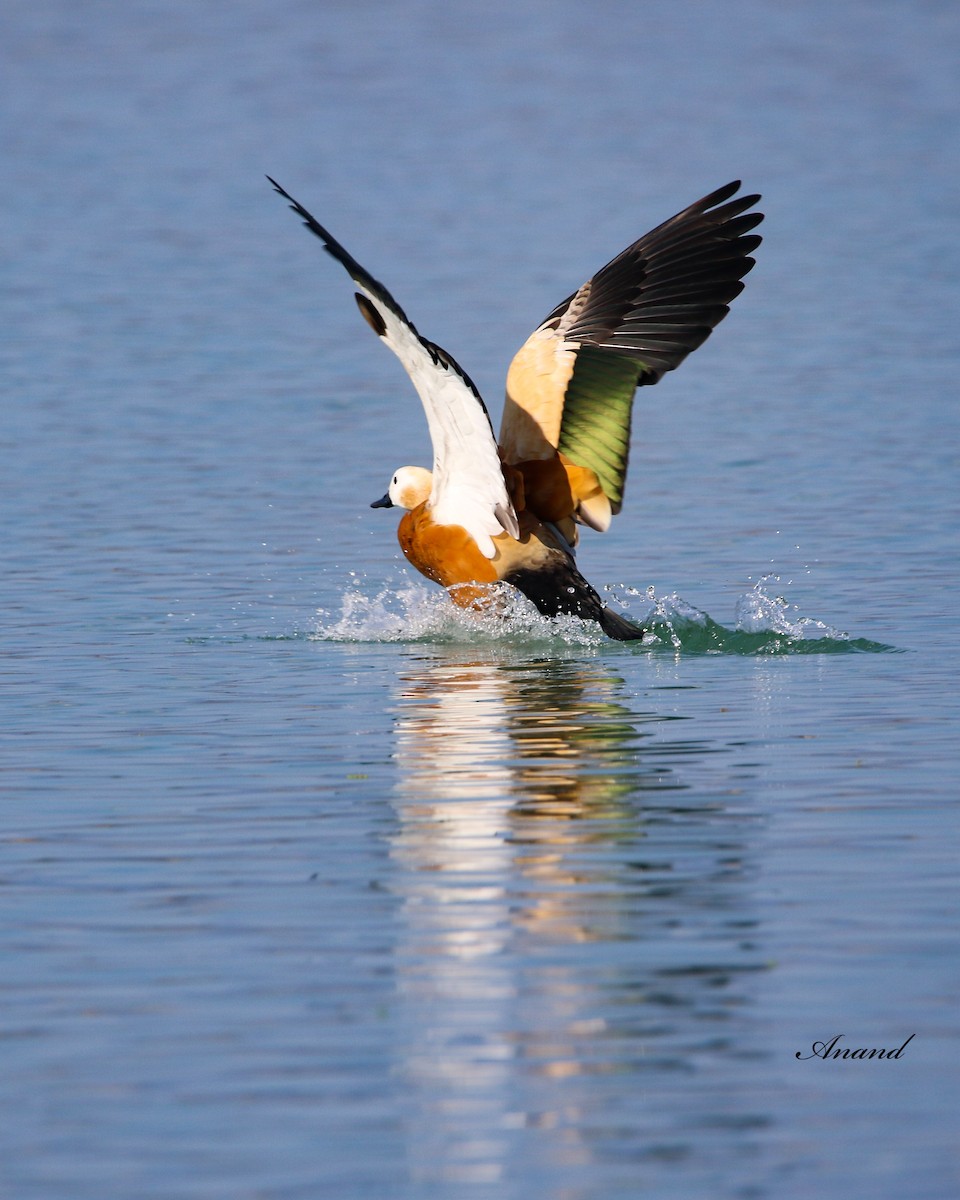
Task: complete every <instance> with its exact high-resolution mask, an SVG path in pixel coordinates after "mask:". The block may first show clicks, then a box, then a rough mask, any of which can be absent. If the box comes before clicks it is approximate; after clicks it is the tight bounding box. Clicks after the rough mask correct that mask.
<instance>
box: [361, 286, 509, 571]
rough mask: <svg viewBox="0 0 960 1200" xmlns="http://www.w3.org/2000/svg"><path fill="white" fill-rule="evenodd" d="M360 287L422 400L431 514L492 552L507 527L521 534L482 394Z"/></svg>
mask: <svg viewBox="0 0 960 1200" xmlns="http://www.w3.org/2000/svg"><path fill="white" fill-rule="evenodd" d="M360 287H361V291H362V294H363V296H364V297H365V298H366V299H367V301H368V302H369V303H370V304H371V305H372V306H373V308H374V309H375V310H376V313H377V314H378V316H379V317H380V320H381V321H382V323H383V332H382V333H380V337H381V339H382V340H383V341H384V342H385V343H386V344H387V345H388V346H389V347H390V349H391V350H392V351H393V352H394V354H396V356H397V358H399V359H400V362H401V363H402V364H403V366H404V368H405V369H406V372H407V374H408V375H409V376H410V378H411V380H412V381H413V386H414V387H415V388H416V390H417V393H418V394H419V396H420V399H421V400H422V401H423V408H424V412H425V413H426V415H427V425H428V427H429V429H430V440H431V442H432V443H433V491H432V492H431V494H430V499H429V500H428V501H427V504H428V506H429V508H430V509H431V513H432V516H433V519H434V521H436V522H437V523H438V524H440V525H460V526H462V527H463V528H464V529H466V531H467V532H468V533H469V534H470V536H471V537H472V538H473V539H474V541H475V542H476V543H477V546H478V548H479V549H480V552H481V554H483V555H484V557H485V558H493V557H494V555H495V554H496V547H495V546H494V544H493V540H492V539H493V538H494V537H496V536H497V534H500V533H503V532H504V531H506V532H507V533H509V534H510V535H511V536H512V537H519V536H520V526H519V524H518V523H517V517H516V513H515V512H514V510H513V504H512V503H511V501H510V496H509V495H508V493H507V486H506V483H505V482H504V478H503V471H502V469H501V466H500V455H499V453H498V452H497V444H496V441H495V440H494V436H493V429H492V427H491V425H490V418H489V416H488V415H487V410H486V409H485V408H484V406H483V401H482V400H481V399H480V396H479V394H478V393H477V391H476V389H475V388H474V386H473V384H472V383H471V382H470V380H469V379H468V378H467V377H466V376H465V375H464V374H463V372H462V371H461V370H460V368H459V367H458V366H457V364H456V363H455V362H454V361H453V359H451V358H450V357H449V355H447V354H446V353H445V352H444V351H443V350H441V349H440V348H439V347H438V346H434V345H433V344H432V343H430V342H425V341H424V340H423V339H422V338H421V337H420V336H419V334H418V333H417V332H416V330H415V329H414V328H413V327H412V326H411V325H410V323H409V322H408V321H406V320H405V319H403V318H402V317H400V316H399V315H398V314H397V313H396V312H394V311H393V310H392V309H391V308H390V307H389V306H388V305H386V304H385V303H384V302H383V300H381V298H380V297H379V296H377V295H376V294H375V293H373V292H371V291H370V290H369V289H368V288H366V287H364V286H363V284H362V283H361V284H360ZM365 315H366V314H365Z"/></svg>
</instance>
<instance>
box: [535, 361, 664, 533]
mask: <svg viewBox="0 0 960 1200" xmlns="http://www.w3.org/2000/svg"><path fill="white" fill-rule="evenodd" d="M645 370H646V367H645V365H644V364H643V363H642V362H640V360H639V359H636V358H626V357H625V356H623V355H620V354H611V353H610V351H609V350H608V349H601V348H599V347H593V346H581V347H580V352H579V353H578V354H577V363H576V366H575V368H574V371H573V376H572V377H571V379H570V382H569V384H568V385H567V391H566V395H565V396H564V399H563V420H562V423H561V426H560V439H559V444H558V446H557V449H558V450H559V451H560V452H561V453H562V454H565V455H566V457H567V458H568V459H569V460H570V461H571V462H572V463H575V464H576V465H577V466H578V467H589V468H590V470H591V471H593V472H594V473H595V474H596V476H597V478H598V479H599V481H600V486H601V487H602V488H603V491H604V495H605V496H606V497H607V499H608V500H609V501H610V507H611V508H612V510H613V511H614V512H615V513H618V512H619V511H620V507H621V505H622V504H623V482H624V479H625V477H626V474H627V460H628V459H629V457H630V415H631V412H632V410H633V394H634V392H635V391H636V389H637V381H638V379H639V377H640V375H641V374H642V373H643V372H644V371H645Z"/></svg>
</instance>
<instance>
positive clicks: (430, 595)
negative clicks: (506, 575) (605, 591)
mask: <svg viewBox="0 0 960 1200" xmlns="http://www.w3.org/2000/svg"><path fill="white" fill-rule="evenodd" d="M486 590H487V591H488V592H489V597H490V606H489V611H488V612H486V613H483V614H481V613H477V612H474V611H471V610H468V609H463V608H458V607H457V606H456V605H455V604H451V602H450V597H449V596H448V595H447V594H446V593H445V592H441V591H437V590H435V589H428V588H426V587H423V586H421V585H420V584H418V583H408V584H404V585H402V586H400V587H398V588H384V589H383V590H382V591H380V592H378V593H377V594H376V595H375V596H367V595H365V594H364V593H363V592H360V591H349V592H346V593H345V594H344V596H343V597H342V600H341V606H340V613H339V615H334V614H331V613H327V612H323V611H321V612H319V613H318V614H317V627H316V629H315V631H314V633H313V635H312V636H313V637H314V638H316V639H317V640H320V641H331V642H439V643H457V644H468V645H474V644H483V643H488V644H490V643H495V644H497V645H504V644H508V645H509V644H523V645H530V644H531V643H536V642H546V643H551V644H554V645H555V644H556V643H557V641H558V640H559V641H561V642H563V643H565V644H566V645H570V646H581V647H584V648H586V647H597V646H602V645H603V644H604V643H605V642H606V641H607V638H606V636H605V635H604V633H603V632H602V630H601V629H600V627H599V626H598V625H595V624H594V623H593V622H592V621H581V620H580V619H579V618H578V617H571V616H560V617H554V618H550V617H544V616H542V615H541V614H540V613H539V612H538V611H537V610H536V608H534V606H533V605H532V604H531V603H530V601H529V600H527V598H526V597H525V596H523V595H521V594H520V593H519V592H518V591H516V590H515V589H514V588H508V587H505V586H503V585H498V584H493V585H490V586H489V588H487V589H486Z"/></svg>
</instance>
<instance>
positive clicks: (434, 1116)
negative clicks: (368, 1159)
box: [392, 657, 636, 1184]
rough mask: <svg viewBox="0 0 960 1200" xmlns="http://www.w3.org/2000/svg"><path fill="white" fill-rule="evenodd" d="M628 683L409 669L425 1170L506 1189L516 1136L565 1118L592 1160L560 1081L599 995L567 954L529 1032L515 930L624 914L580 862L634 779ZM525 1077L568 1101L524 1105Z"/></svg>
mask: <svg viewBox="0 0 960 1200" xmlns="http://www.w3.org/2000/svg"><path fill="white" fill-rule="evenodd" d="M619 686H620V681H619V680H618V679H617V678H616V677H610V676H609V675H608V674H607V673H605V672H604V670H603V669H602V668H598V667H597V666H596V665H589V666H584V665H583V664H579V663H564V662H560V663H557V662H552V663H519V664H517V663H514V664H508V665H504V664H497V663H490V662H475V661H474V662H472V661H469V660H468V659H466V658H465V657H462V658H460V659H452V660H451V659H450V658H448V657H447V658H443V659H439V660H433V661H431V660H429V659H428V660H426V661H421V662H419V663H416V664H415V665H414V666H413V668H412V669H411V670H409V671H408V672H407V674H406V675H405V677H404V678H402V679H401V680H400V681H399V684H398V694H397V725H396V758H397V761H398V765H399V768H400V771H399V782H398V784H397V791H396V796H395V804H396V808H397V812H398V814H399V817H400V831H399V833H398V834H397V836H396V837H395V839H394V843H393V847H392V853H393V855H394V857H395V858H396V859H397V860H399V861H400V862H401V863H402V864H403V867H404V873H403V880H404V900H403V920H404V928H403V932H402V934H401V935H400V938H399V942H398V947H397V979H398V991H399V995H400V997H401V1001H402V1003H403V1004H404V1006H405V1008H406V1009H407V1011H408V1013H409V1020H407V1021H406V1022H404V1025H405V1028H406V1029H407V1030H408V1031H409V1035H408V1041H407V1044H406V1046H405V1049H404V1054H403V1056H402V1061H401V1062H400V1063H399V1064H398V1069H399V1070H400V1071H401V1072H402V1074H403V1075H404V1076H405V1077H406V1078H407V1079H408V1081H409V1082H410V1084H411V1085H412V1086H411V1096H412V1097H413V1098H414V1104H413V1108H412V1111H411V1113H410V1114H409V1131H410V1142H409V1162H410V1175H411V1177H412V1178H413V1179H414V1180H417V1181H420V1182H425V1181H444V1182H448V1183H459V1184H470V1183H474V1184H476V1183H488V1184H496V1183H497V1182H498V1181H499V1180H501V1179H502V1178H504V1176H505V1174H506V1172H507V1164H508V1160H509V1156H510V1153H511V1147H512V1146H513V1145H514V1144H515V1137H516V1133H515V1131H516V1130H517V1129H522V1128H526V1127H527V1126H531V1125H535V1126H536V1127H537V1128H539V1129H542V1130H545V1131H548V1132H549V1131H551V1130H555V1131H556V1133H555V1135H551V1138H550V1143H551V1144H550V1155H551V1159H552V1161H553V1162H554V1163H557V1164H559V1163H565V1164H567V1165H571V1166H572V1165H575V1164H583V1163H585V1162H587V1161H589V1159H590V1152H589V1149H588V1147H587V1146H586V1145H585V1144H584V1143H583V1141H582V1139H581V1135H580V1132H579V1129H578V1126H579V1123H580V1116H581V1115H582V1114H580V1113H579V1111H577V1110H575V1108H574V1107H571V1105H570V1103H569V1100H568V1101H567V1102H566V1104H565V1105H564V1106H559V1105H558V1099H557V1095H556V1089H555V1082H554V1081H556V1080H560V1079H567V1078H569V1077H571V1076H575V1075H578V1074H580V1073H581V1072H582V1071H583V1070H584V1067H583V1062H582V1055H581V1053H580V1044H578V1039H582V1038H585V1037H587V1036H588V1035H589V1034H592V1035H593V1036H596V1035H598V1034H602V1030H603V1022H602V1020H599V1019H598V1018H596V1017H595V1016H594V1015H593V1014H592V1013H591V1012H590V1008H591V1005H592V1004H593V1003H594V991H593V990H592V988H591V986H590V985H589V984H588V982H587V981H585V980H584V977H583V975H582V972H580V971H579V970H574V969H571V968H569V967H566V966H562V965H556V966H554V967H552V968H551V969H550V970H549V971H545V972H543V973H542V974H540V975H539V976H538V979H537V983H536V995H537V1006H538V1013H537V1020H536V1022H535V1024H534V1026H533V1028H527V1029H524V1028H516V1027H515V1025H516V1022H517V1019H518V1017H517V1013H518V999H520V1000H521V1001H522V999H523V997H522V992H523V991H524V980H523V978H518V971H525V970H526V968H525V967H524V966H523V965H522V964H523V963H524V961H525V960H524V959H523V957H522V956H521V955H520V954H519V953H518V949H517V947H516V945H515V944H514V943H515V942H516V940H517V939H518V938H523V939H525V940H529V939H530V938H531V935H533V936H534V938H535V939H540V940H541V941H542V943H543V944H544V945H549V944H550V943H558V944H564V943H569V942H582V941H587V940H591V939H596V938H598V937H609V936H610V933H611V928H612V927H616V926H618V925H619V924H620V923H621V921H622V914H621V913H620V911H619V910H620V908H621V905H622V900H621V899H620V898H618V897H617V896H616V894H615V893H614V892H613V891H611V893H610V895H608V896H606V897H605V899H604V902H603V908H602V911H598V910H592V911H591V912H590V914H589V922H588V917H587V915H585V914H584V912H583V911H581V909H582V902H583V901H582V897H580V895H579V893H578V891H577V888H576V886H575V879H574V878H573V876H572V874H571V870H570V868H569V866H568V865H567V860H568V857H569V855H570V854H571V853H572V852H574V851H576V849H577V848H578V846H580V845H581V843H582V839H583V837H584V836H585V824H584V822H583V821H582V820H581V818H582V817H584V816H592V817H594V818H600V819H603V818H613V819H614V820H613V827H614V828H615V827H616V820H615V818H616V817H617V815H618V814H619V812H620V806H619V804H618V799H619V797H620V796H621V795H622V794H623V793H624V792H628V791H632V790H633V788H634V786H635V783H636V779H635V776H634V775H633V774H631V773H630V770H629V766H630V762H631V758H632V755H631V753H630V747H629V742H630V740H631V739H632V738H633V737H634V736H635V733H636V731H635V729H634V727H633V725H632V724H631V723H630V722H629V720H628V719H627V718H628V717H629V715H630V714H628V713H627V711H626V710H625V709H624V708H622V706H620V705H619V704H617V703H616V699H615V697H616V692H617V689H618V687H619ZM587 824H589V825H590V833H589V836H591V837H594V838H595V837H596V836H597V832H596V825H595V824H591V823H589V822H588V823H587ZM527 989H529V983H528V984H527ZM521 1007H522V1004H521ZM547 1030H549V1033H547V1032H546V1031H547ZM594 1069H595V1068H594ZM523 1074H526V1075H527V1076H533V1077H535V1078H538V1079H540V1080H541V1081H542V1083H543V1086H544V1087H545V1088H546V1089H547V1095H548V1096H549V1099H550V1104H553V1105H558V1106H557V1107H550V1104H547V1105H543V1106H538V1108H537V1111H533V1112H528V1111H523V1110H521V1109H518V1108H517V1079H518V1075H523Z"/></svg>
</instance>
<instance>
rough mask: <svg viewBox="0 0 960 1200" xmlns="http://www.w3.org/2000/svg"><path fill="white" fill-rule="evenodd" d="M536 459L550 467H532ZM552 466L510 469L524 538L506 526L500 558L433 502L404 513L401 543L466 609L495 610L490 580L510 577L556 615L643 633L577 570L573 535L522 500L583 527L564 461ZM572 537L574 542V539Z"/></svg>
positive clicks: (631, 634)
mask: <svg viewBox="0 0 960 1200" xmlns="http://www.w3.org/2000/svg"><path fill="white" fill-rule="evenodd" d="M555 461H557V460H555ZM531 465H532V466H533V467H536V468H543V470H542V471H540V470H534V471H528V470H527V468H528V467H530V466H531ZM551 468H552V464H551V463H549V462H542V463H541V462H538V463H534V464H527V463H524V464H521V468H520V470H519V476H518V477H516V478H514V477H513V474H515V473H513V474H512V473H511V469H510V468H507V469H506V471H505V475H506V476H507V480H508V486H509V487H510V492H511V497H512V499H513V501H514V504H515V506H516V507H517V518H518V521H519V524H520V537H519V538H514V537H511V535H510V534H509V533H506V532H504V533H501V534H498V535H497V536H496V537H494V539H493V544H494V548H495V554H494V556H493V558H486V557H485V556H484V555H483V554H482V553H481V552H480V550H479V548H478V547H477V544H476V542H475V541H474V539H473V538H472V537H471V536H470V534H469V533H468V532H467V530H466V529H464V528H463V527H462V526H460V525H440V524H438V523H437V522H436V521H434V519H433V516H432V514H431V511H430V508H429V504H428V502H427V501H424V502H422V503H421V504H418V505H417V506H416V507H415V508H413V509H412V510H410V511H408V512H406V513H404V515H403V517H402V519H401V521H400V526H399V528H398V530H397V537H398V540H399V542H400V548H401V549H402V550H403V553H404V555H405V557H406V558H407V560H408V561H409V562H410V563H411V564H412V565H413V566H414V567H416V568H417V570H418V571H419V572H420V573H421V574H422V575H425V576H426V577H427V578H428V579H432V580H433V581H434V582H435V583H439V584H441V585H442V586H443V587H445V588H447V589H448V590H449V592H450V596H451V599H452V600H453V602H454V603H455V604H457V605H459V606H460V607H461V608H470V609H476V610H483V609H487V608H489V607H490V605H491V602H492V599H491V596H490V592H489V585H490V584H493V583H498V582H502V583H509V584H511V585H512V586H513V587H515V588H517V589H518V590H519V591H521V592H523V594H524V595H525V596H527V597H528V598H529V599H530V600H532V601H533V603H534V604H535V605H536V607H537V608H538V609H539V610H540V612H542V613H544V614H546V615H548V616H556V615H557V614H558V613H572V614H574V615H575V616H579V617H583V618H586V619H588V620H594V621H598V622H599V623H600V625H601V626H602V628H603V629H604V631H605V632H606V633H607V634H608V635H609V636H611V637H617V638H625V639H628V638H635V637H639V636H640V634H641V631H640V630H639V629H637V628H636V627H635V626H631V625H630V624H629V622H627V621H625V620H624V619H623V618H622V617H619V616H618V615H617V614H616V613H612V612H611V611H610V610H609V609H608V608H606V607H605V605H604V603H603V601H602V599H601V598H600V596H599V595H598V594H597V592H596V591H595V590H594V588H592V587H591V586H590V584H589V583H588V582H587V581H586V579H584V577H583V576H582V575H581V574H580V572H579V571H578V570H577V568H576V564H575V563H574V560H573V555H572V553H571V552H570V549H569V545H564V542H563V541H562V540H561V539H562V537H565V536H566V535H565V533H561V536H558V534H557V533H556V532H555V531H554V530H553V529H552V528H551V527H550V525H545V524H544V523H543V521H542V520H541V519H540V517H539V516H538V515H537V513H536V512H534V511H532V510H531V508H529V507H527V508H524V507H522V506H521V504H522V498H523V496H524V494H526V495H527V496H528V497H529V496H530V495H531V494H532V495H538V496H541V497H542V498H543V499H544V502H545V504H547V506H548V507H549V511H550V512H551V513H552V514H556V520H555V522H554V523H555V524H557V525H558V527H559V528H561V530H562V527H563V526H565V525H566V526H569V527H570V529H571V530H572V531H575V529H576V527H575V525H574V523H573V518H572V516H571V515H570V513H571V508H570V507H569V506H570V505H571V503H572V502H573V499H572V496H571V488H570V484H569V482H564V480H566V478H567V477H566V474H565V472H564V470H563V468H562V467H561V469H560V470H559V472H558V471H557V470H556V469H555V468H554V469H551ZM574 470H579V468H574ZM528 480H529V482H530V484H531V485H532V487H531V489H530V491H527V490H526V489H527V482H528ZM564 495H565V496H566V497H567V499H566V501H564V500H563V496H564ZM518 502H520V503H518ZM564 504H566V506H567V507H566V508H565V509H564ZM548 519H550V518H548ZM569 540H570V543H571V544H572V541H573V538H572V537H571V538H570V539H569Z"/></svg>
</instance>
